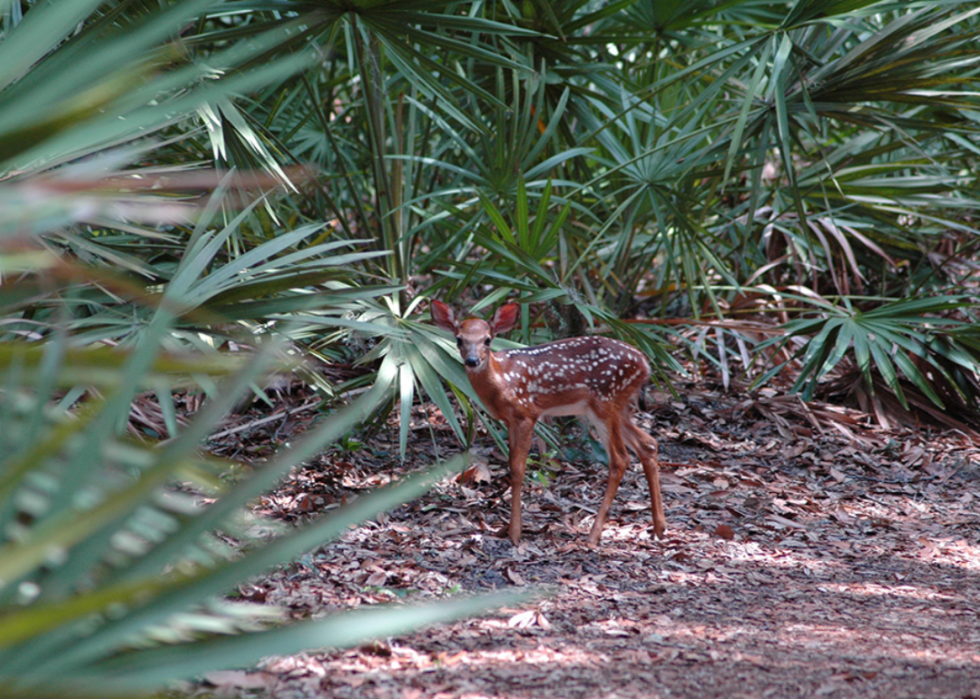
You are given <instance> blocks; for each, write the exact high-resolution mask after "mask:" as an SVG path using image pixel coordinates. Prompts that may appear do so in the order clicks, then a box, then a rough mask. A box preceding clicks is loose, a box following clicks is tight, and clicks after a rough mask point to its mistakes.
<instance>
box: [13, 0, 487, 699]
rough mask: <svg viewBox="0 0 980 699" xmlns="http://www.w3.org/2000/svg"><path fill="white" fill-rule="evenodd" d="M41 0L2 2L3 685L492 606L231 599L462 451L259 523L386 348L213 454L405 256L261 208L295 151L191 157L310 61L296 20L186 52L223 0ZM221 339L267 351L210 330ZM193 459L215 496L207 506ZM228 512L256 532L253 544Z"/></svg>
mask: <svg viewBox="0 0 980 699" xmlns="http://www.w3.org/2000/svg"><path fill="white" fill-rule="evenodd" d="M97 6H98V9H96V7H97ZM27 8H28V9H27V12H26V14H22V10H23V7H22V6H21V5H20V4H18V5H16V6H14V5H13V4H11V3H4V4H0V9H2V10H3V11H4V12H5V23H4V25H3V30H2V33H0V201H2V202H3V207H2V208H3V212H2V215H0V259H2V268H0V274H2V275H3V277H2V284H0V308H2V309H3V323H2V325H0V428H2V429H0V444H2V446H3V450H2V452H3V453H2V456H0V522H2V529H3V533H2V535H0V578H2V581H0V610H2V613H0V616H2V619H3V621H2V622H0V684H2V686H3V691H4V692H5V693H10V694H19V695H23V696H39V695H42V694H45V693H47V694H52V695H55V694H56V695H59V696H69V695H88V696H106V695H110V694H127V695H128V694H133V693H144V692H146V691H148V690H154V689H157V688H160V687H163V686H165V685H166V684H167V683H168V682H170V681H172V680H174V679H179V678H193V677H194V676H197V675H199V674H200V673H202V672H204V671H206V670H209V669H213V668H216V667H222V666H225V667H228V666H241V665H246V664H248V663H251V662H254V661H255V660H256V659H257V658H259V657H262V656H266V655H269V654H272V653H288V652H293V651H297V650H299V649H301V648H308V647H311V646H323V645H345V644H349V643H355V642H358V640H360V639H363V638H365V637H366V636H369V635H376V634H386V633H392V632H395V631H397V630H399V629H406V628H409V627H412V626H415V625H417V624H418V623H420V622H424V621H426V620H434V619H438V618H448V617H450V616H455V615H457V614H459V613H465V612H467V611H468V610H471V609H476V608H477V607H482V606H483V603H481V602H476V601H475V600H474V601H464V602H453V603H449V604H445V605H441V607H440V608H439V609H438V610H436V609H433V608H429V609H422V608H411V609H408V608H406V609H402V610H385V611H383V612H375V613H372V614H367V615H353V616H350V617H340V618H334V619H332V620H329V621H324V622H319V623H315V624H310V625H299V626H290V627H280V626H279V624H278V619H277V617H276V616H275V615H274V614H273V615H270V614H269V612H268V611H262V610H256V609H250V608H247V607H244V606H242V605H237V604H232V603H229V602H227V601H222V598H221V595H223V594H225V593H227V592H229V591H230V590H232V589H233V588H234V586H235V584H236V583H238V582H240V581H242V580H244V579H245V578H247V577H249V576H253V575H256V574H258V573H260V572H262V571H264V570H267V569H268V568H269V567H270V566H273V565H276V564H279V563H283V562H286V561H289V560H290V559H293V558H295V557H296V556H299V555H301V554H302V553H304V552H306V551H308V550H310V549H311V548H315V547H317V546H320V545H322V544H323V543H324V542H325V541H328V540H329V539H331V538H333V537H336V536H338V535H339V534H341V533H342V532H343V531H344V530H345V529H346V528H347V527H349V526H350V525H351V524H353V523H356V522H358V521H361V520H362V519H364V518H367V517H371V516H374V515H375V514H377V513H379V512H381V511H383V510H384V509H387V508H390V507H392V506H394V505H396V504H398V503H401V502H404V501H406V500H407V499H409V498H412V497H414V496H416V495H418V494H419V493H421V492H422V491H423V490H424V489H425V488H427V487H428V486H429V485H431V483H433V482H434V479H438V478H440V477H441V476H442V475H445V474H448V473H450V472H451V471H452V470H453V469H454V468H457V467H458V466H460V465H461V463H462V462H461V460H460V459H457V460H455V461H453V462H450V463H448V464H447V465H445V466H444V467H442V468H440V469H436V470H435V471H432V472H430V473H428V474H424V475H421V476H418V477H416V478H414V479H411V480H410V481H408V482H406V483H404V484H403V486H401V487H398V488H392V489H389V490H387V491H384V492H379V493H377V494H375V495H373V496H370V497H367V498H362V499H360V500H359V501H358V503H357V504H356V506H354V507H347V508H343V511H342V512H340V511H338V512H337V513H336V514H335V515H334V516H332V517H330V518H328V519H325V520H323V521H321V522H319V523H317V524H315V525H313V526H311V527H307V528H304V529H297V530H294V531H291V532H288V533H286V534H284V535H282V536H280V537H277V538H276V539H274V540H272V541H264V542H263V541H251V540H250V539H251V537H250V536H249V534H248V532H247V531H246V530H245V529H244V527H243V526H242V522H243V519H244V518H243V517H242V515H243V509H244V508H245V507H247V504H248V502H249V501H250V500H252V499H253V498H255V497H256V496H257V495H258V494H260V493H262V492H263V491H265V490H268V489H269V488H270V487H272V486H273V485H274V484H275V482H276V480H277V479H278V478H280V477H281V476H282V475H283V474H284V473H285V472H286V471H287V470H288V469H290V468H291V467H292V466H293V465H295V464H297V463H299V462H301V461H302V460H304V459H306V458H308V457H310V456H312V455H314V454H315V453H317V451H319V450H320V449H322V448H324V447H325V446H326V445H328V444H330V443H331V442H332V441H334V440H337V439H339V438H341V437H342V436H344V434H345V433H347V432H348V431H350V430H351V429H353V428H354V427H356V426H357V425H358V424H360V423H361V422H363V421H364V420H365V419H366V418H367V417H368V416H369V415H370V413H371V411H372V410H373V409H374V408H375V407H376V405H377V404H378V403H379V401H380V400H381V399H382V397H383V395H382V394H384V392H385V390H386V386H387V385H388V382H389V381H390V376H389V374H390V371H391V366H390V365H382V367H381V368H380V370H379V380H378V382H377V386H376V387H375V388H373V389H372V390H369V391H367V392H366V393H364V394H363V395H362V396H361V397H360V398H359V399H358V400H356V401H354V402H353V403H351V404H350V405H348V406H346V407H345V408H344V409H343V410H342V411H341V412H338V413H336V414H334V415H333V416H331V418H330V419H328V420H326V421H324V423H323V424H322V425H321V426H319V427H318V428H317V429H315V430H312V431H311V432H309V433H308V434H306V435H305V436H304V437H303V438H302V439H301V440H299V442H297V443H296V444H295V445H293V447H292V448H291V449H289V450H288V451H283V452H282V453H280V454H279V455H278V456H277V457H276V458H275V459H274V460H273V461H272V462H271V463H269V464H267V465H266V466H265V467H264V468H263V469H261V470H260V471H258V472H257V473H256V474H255V475H254V477H252V478H248V479H245V480H243V481H240V482H238V483H236V484H234V485H232V486H222V485H221V483H222V481H221V480H220V479H219V478H216V476H217V475H218V474H220V472H221V470H222V469H223V468H224V467H226V465H225V464H222V463H219V462H217V461H213V460H211V459H208V458H207V457H206V456H202V455H201V454H200V453H199V452H198V449H199V446H200V444H201V443H202V441H203V440H204V439H205V438H206V437H207V435H208V434H209V433H210V432H212V431H213V430H214V429H215V428H216V427H217V425H218V424H219V421H220V420H221V419H222V418H223V417H224V415H225V414H226V413H227V412H228V411H229V410H230V408H231V406H232V405H233V404H234V403H235V401H236V400H238V399H239V398H240V397H241V395H242V393H243V392H245V391H248V390H252V389H253V387H254V386H255V385H256V384H257V383H258V382H259V381H260V379H261V378H262V377H263V376H264V375H265V374H266V373H267V372H268V370H269V369H270V368H285V367H286V366H287V365H291V364H293V363H294V360H292V359H291V360H289V362H288V363H287V362H285V361H284V360H283V359H282V357H283V356H284V354H285V349H286V348H287V347H288V344H287V343H288V339H289V337H290V335H292V334H301V333H304V332H306V333H309V332H313V330H311V328H316V329H322V328H323V327H328V328H337V327H345V328H348V327H351V326H353V327H358V328H360V329H362V330H370V329H371V326H370V325H367V324H360V325H359V324H358V323H357V321H356V320H352V318H351V317H349V316H351V315H352V314H353V311H354V310H356V308H359V307H360V306H359V304H363V303H364V301H365V300H366V299H371V298H374V297H377V296H379V295H383V294H389V293H392V292H394V291H397V287H396V286H395V285H384V284H380V285H379V284H377V283H370V284H363V283H361V282H362V281H363V279H362V278H361V277H360V276H358V275H357V274H355V273H354V272H353V271H352V269H351V267H352V266H353V265H357V266H361V267H367V266H368V265H370V264H371V261H372V260H375V259H378V258H382V257H384V256H385V255H386V254H387V252H386V251H384V250H382V249H377V246H371V247H372V249H365V247H366V245H365V244H366V243H373V241H359V240H356V239H330V237H329V236H328V235H325V234H324V229H325V228H329V227H327V226H325V225H324V224H323V223H322V222H317V221H315V220H304V221H302V223H301V224H299V225H296V226H291V227H290V229H288V230H285V229H284V227H283V226H281V225H279V224H277V223H276V219H277V218H279V217H266V216H265V214H267V213H268V211H269V210H268V209H264V208H263V206H265V205H269V206H271V207H273V208H275V209H278V208H279V207H280V206H282V207H283V210H284V211H287V212H288V210H289V206H288V205H283V204H282V200H281V199H280V197H281V196H282V195H280V194H279V193H278V192H277V191H273V187H272V185H273V184H274V183H278V182H281V176H282V175H284V174H286V175H289V174H290V172H289V171H287V170H286V169H281V170H279V171H277V172H276V173H274V176H273V177H264V176H262V175H261V174H258V173H237V174H236V173H231V174H227V175H226V174H223V173H220V172H212V171H201V170H199V169H198V168H199V163H197V162H195V161H196V160H198V159H199V155H197V156H194V158H193V159H191V160H188V159H187V156H188V154H189V153H190V152H191V151H189V150H188V149H189V148H190V146H189V145H188V144H192V143H193V141H194V138H195V134H196V133H197V131H198V125H197V123H196V121H195V117H196V115H198V114H200V113H201V111H202V110H203V111H207V110H209V109H212V105H213V104H223V105H225V106H227V105H228V104H230V102H227V101H226V100H230V99H231V98H232V97H233V96H235V95H237V94H239V93H240V92H243V91H245V92H247V91H252V90H255V89H258V88H260V87H262V86H264V85H266V86H267V85H269V84H270V83H274V82H276V81H280V80H284V79H288V78H289V76H292V75H294V74H296V72H297V71H298V70H299V69H301V68H304V67H306V66H308V65H309V64H310V54H309V53H308V52H306V51H299V52H290V51H286V50H285V49H284V47H285V46H286V45H287V44H288V39H289V38H290V37H291V36H293V34H294V33H295V30H296V25H295V23H291V22H286V23H285V24H284V25H283V26H280V27H265V28H264V29H265V31H263V32H260V33H259V34H257V35H256V36H255V37H253V38H252V39H251V41H250V42H248V43H233V44H229V43H228V42H225V41H221V42H219V43H215V44H213V45H211V46H209V47H207V48H206V49H205V48H203V47H198V50H199V52H200V53H199V54H198V58H197V60H188V59H187V55H186V53H185V52H183V51H181V50H180V48H181V47H180V44H179V43H174V42H173V41H171V40H172V39H174V38H175V37H177V36H178V35H179V34H180V32H181V31H182V30H184V29H186V28H187V27H188V26H191V25H188V23H189V22H191V21H192V20H193V21H198V22H200V25H196V26H206V25H207V21H208V19H207V18H208V17H209V15H208V12H209V11H212V10H213V9H214V6H213V5H211V4H208V3H177V4H175V5H173V6H172V7H169V8H164V9H163V10H162V11H158V10H156V8H153V9H150V8H147V7H146V6H145V5H144V4H143V3H139V2H121V3H106V4H101V3H96V2H80V1H78V0H61V1H60V2H55V3H51V4H50V5H47V4H39V5H37V6H30V5H28V6H27ZM260 59H261V60H260ZM223 74H227V76H226V77H223ZM39 115H40V116H39ZM303 175H304V176H307V175H306V174H305V171H304V173H303ZM291 176H292V178H293V179H294V180H297V181H298V180H299V179H300V178H296V177H295V173H293V174H292V175H291ZM256 186H258V187H260V188H261V189H262V190H263V191H262V192H261V195H260V196H261V198H256V199H255V200H254V201H252V202H250V203H249V204H248V205H247V206H246V207H245V208H244V209H243V210H241V211H235V210H234V208H232V207H226V206H225V203H226V202H227V201H228V196H227V192H228V191H229V190H231V191H235V192H237V193H239V194H241V193H242V192H246V193H248V192H252V191H253V188H254V187H256ZM202 192H203V193H208V192H213V193H212V194H209V195H208V196H209V198H204V197H203V196H202ZM245 196H248V194H246V195H245ZM285 218H286V216H282V217H281V218H279V220H280V221H281V220H284V219H285ZM372 281H374V282H376V281H377V280H376V279H375V280H372ZM375 330H377V329H375ZM284 336H285V337H284ZM227 339H234V340H235V341H236V342H237V343H238V344H239V345H243V346H245V347H251V351H249V352H239V353H236V355H229V354H227V353H224V352H220V351H218V350H219V348H220V346H221V345H222V343H223V342H224V341H225V340H227ZM195 385H196V386H204V387H206V388H207V390H208V393H209V399H208V402H207V403H206V405H205V406H204V408H202V410H201V411H200V412H199V413H198V414H197V415H195V416H194V417H193V418H189V419H187V420H185V421H184V423H183V424H180V423H178V421H177V420H176V419H175V410H174V407H173V403H172V400H171V394H172V392H173V391H174V390H176V389H180V388H186V387H188V386H195ZM148 391H152V392H153V393H155V394H156V396H157V397H158V400H159V402H160V404H161V407H162V408H163V413H164V415H165V416H166V417H167V423H168V424H167V428H168V431H169V433H170V434H169V439H168V440H166V441H165V442H159V443H153V442H152V440H147V441H137V440H135V439H134V438H132V437H131V436H129V434H128V433H127V431H126V425H127V418H128V416H129V414H130V410H131V406H132V404H133V400H134V397H135V396H136V395H137V394H138V393H142V392H148ZM177 482H181V483H183V484H190V486H191V488H190V492H197V493H207V494H208V496H209V499H210V498H214V502H212V503H211V504H209V505H208V506H207V507H204V506H202V504H201V502H199V500H200V498H198V497H196V496H192V495H188V492H189V491H188V488H186V487H185V488H178V487H175V485H176V483H177ZM217 529H220V530H221V531H222V532H223V533H224V534H226V535H230V536H233V537H237V538H238V539H240V540H242V541H243V542H248V543H249V544H250V545H249V546H248V547H247V549H248V550H247V553H246V555H237V554H235V552H233V551H232V550H230V549H229V548H228V547H227V545H226V544H224V543H223V542H222V539H221V538H219V537H216V536H215V534H214V532H215V531H216V530H217ZM245 631H252V632H256V633H251V634H244V633H243V632H245Z"/></svg>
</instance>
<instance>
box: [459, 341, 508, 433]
mask: <svg viewBox="0 0 980 699" xmlns="http://www.w3.org/2000/svg"><path fill="white" fill-rule="evenodd" d="M506 370H507V369H506V367H505V366H504V364H503V363H501V362H500V360H498V359H497V357H496V356H495V355H494V354H493V353H492V352H491V353H490V354H489V356H488V357H487V361H485V362H483V364H481V365H480V366H478V367H476V368H475V369H469V368H467V369H466V376H467V378H469V380H470V385H471V386H473V390H474V391H476V395H478V396H480V400H481V401H483V405H484V406H485V407H486V409H487V411H488V412H489V413H490V415H491V416H493V417H494V418H496V419H498V420H499V419H501V417H502V415H503V407H504V401H505V398H506V396H505V395H504V394H505V386H506V379H505V378H504V372H505V371H506Z"/></svg>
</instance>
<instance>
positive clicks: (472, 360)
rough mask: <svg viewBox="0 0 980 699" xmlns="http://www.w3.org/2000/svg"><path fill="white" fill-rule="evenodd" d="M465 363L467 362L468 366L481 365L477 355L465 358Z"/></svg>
mask: <svg viewBox="0 0 980 699" xmlns="http://www.w3.org/2000/svg"><path fill="white" fill-rule="evenodd" d="M463 364H465V365H466V366H472V367H475V366H479V365H480V360H479V359H478V358H476V357H467V358H466V359H464V360H463Z"/></svg>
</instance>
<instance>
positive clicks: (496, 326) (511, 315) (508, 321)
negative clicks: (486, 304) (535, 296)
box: [490, 303, 521, 335]
mask: <svg viewBox="0 0 980 699" xmlns="http://www.w3.org/2000/svg"><path fill="white" fill-rule="evenodd" d="M520 310H521V307H520V306H518V305H517V304H516V303H508V304H507V305H506V306H501V307H500V308H498V309H497V312H496V313H494V314H493V320H491V321H490V328H491V330H492V331H493V334H494V335H500V334H502V333H505V332H507V331H508V330H511V329H512V328H513V327H514V326H515V325H517V314H518V313H519V312H520Z"/></svg>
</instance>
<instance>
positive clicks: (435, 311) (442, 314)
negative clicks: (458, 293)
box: [429, 299, 456, 335]
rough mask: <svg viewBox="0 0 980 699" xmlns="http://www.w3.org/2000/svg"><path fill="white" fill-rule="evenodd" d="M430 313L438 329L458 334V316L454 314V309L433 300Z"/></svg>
mask: <svg viewBox="0 0 980 699" xmlns="http://www.w3.org/2000/svg"><path fill="white" fill-rule="evenodd" d="M429 312H430V313H431V314H432V322H433V323H435V325H436V327H439V328H442V329H443V330H448V331H449V332H451V333H452V334H454V335H455V334H456V314H455V313H453V309H451V308H450V307H449V306H447V305H446V304H444V303H443V302H442V301H436V300H435V299H433V300H432V303H431V305H430V306H429Z"/></svg>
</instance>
